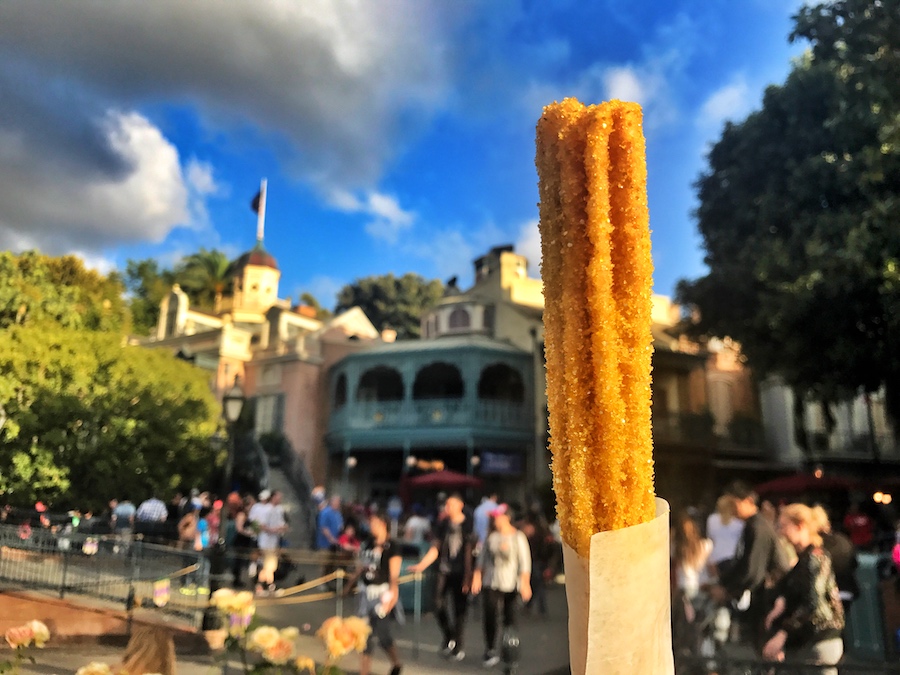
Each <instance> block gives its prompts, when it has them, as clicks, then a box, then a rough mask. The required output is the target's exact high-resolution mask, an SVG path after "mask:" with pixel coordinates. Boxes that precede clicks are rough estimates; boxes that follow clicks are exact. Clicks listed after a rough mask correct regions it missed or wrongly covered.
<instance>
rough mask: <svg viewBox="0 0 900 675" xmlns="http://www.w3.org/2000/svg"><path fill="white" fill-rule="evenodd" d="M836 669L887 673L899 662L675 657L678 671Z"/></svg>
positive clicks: (843, 674)
mask: <svg viewBox="0 0 900 675" xmlns="http://www.w3.org/2000/svg"><path fill="white" fill-rule="evenodd" d="M835 671H837V673H838V674H839V675H882V674H885V675H888V674H891V673H894V674H896V673H900V664H896V663H886V662H866V661H849V660H847V661H843V662H841V663H839V664H837V665H836V666H824V665H818V664H814V663H805V662H800V661H790V660H785V661H782V662H773V661H762V660H759V659H746V658H743V659H740V658H728V657H726V656H716V657H702V656H695V655H679V656H676V658H675V674H676V675H712V674H713V673H715V674H716V675H817V674H818V673H821V674H822V675H829V674H831V673H834V672H835Z"/></svg>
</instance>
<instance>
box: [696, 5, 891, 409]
mask: <svg viewBox="0 0 900 675" xmlns="http://www.w3.org/2000/svg"><path fill="white" fill-rule="evenodd" d="M898 8H900V5H897V3H871V2H863V1H862V0H848V1H846V2H834V3H829V4H820V5H816V6H814V7H807V8H804V9H803V10H801V12H800V13H799V14H798V15H797V17H795V22H796V30H795V33H794V35H793V36H792V38H794V39H809V40H810V41H811V43H812V50H811V52H810V53H808V54H807V55H806V56H805V57H804V58H803V59H801V60H800V61H798V62H797V63H796V64H795V66H794V68H793V70H792V72H791V73H790V75H789V76H788V78H787V80H786V82H785V83H784V84H783V85H781V86H773V87H770V88H769V89H768V90H767V91H766V94H765V97H764V100H763V106H762V109H761V110H759V111H757V112H754V113H752V114H751V115H750V116H749V117H748V118H747V119H746V120H745V121H743V122H741V123H739V124H727V125H726V127H725V129H724V131H723V133H722V137H721V138H720V139H719V141H718V142H717V143H716V144H715V145H714V146H713V147H712V149H711V151H710V153H709V156H708V164H709V168H708V170H707V171H706V172H705V173H704V174H703V175H701V177H700V179H699V180H698V182H697V191H698V197H699V207H698V209H697V214H696V215H697V221H698V226H699V230H700V233H701V235H702V238H703V244H704V248H705V250H706V263H707V265H708V267H709V273H708V274H707V275H706V276H704V277H701V278H699V279H695V280H693V281H682V282H681V283H680V284H679V289H678V296H679V299H680V300H681V301H682V302H686V303H689V304H693V305H695V306H697V307H698V308H699V309H700V317H701V318H700V323H699V324H698V326H697V327H696V330H697V331H698V332H705V333H708V334H718V335H729V336H731V337H734V338H736V339H737V340H739V341H740V342H741V344H742V346H743V349H744V352H745V353H746V354H747V356H748V358H749V361H750V364H751V365H752V366H753V368H754V369H755V370H756V371H758V372H762V373H778V374H780V375H781V376H782V377H783V378H784V379H785V380H786V381H787V383H788V384H790V385H792V386H793V387H794V388H795V389H796V390H797V391H798V392H800V393H810V394H812V395H814V396H815V397H817V398H818V399H820V400H822V401H826V402H827V401H833V400H837V399H842V398H845V397H847V396H849V395H851V394H854V393H856V392H857V391H858V390H859V389H860V388H864V389H866V390H869V391H871V390H874V389H877V388H878V387H879V386H881V385H882V384H884V385H885V386H886V390H887V392H888V405H889V408H890V409H891V412H892V416H893V417H894V419H895V420H900V414H898V413H900V405H898V402H900V398H898V396H897V394H898V392H900V231H898V230H897V228H896V226H895V224H896V215H895V214H896V207H897V205H898V187H900V144H898V142H897V140H898V136H897V134H898V121H900V105H898V96H900V87H898V80H897V78H896V73H897V72H898V69H897V65H898V64H897V58H898V57H897V55H898V54H900V9H898Z"/></svg>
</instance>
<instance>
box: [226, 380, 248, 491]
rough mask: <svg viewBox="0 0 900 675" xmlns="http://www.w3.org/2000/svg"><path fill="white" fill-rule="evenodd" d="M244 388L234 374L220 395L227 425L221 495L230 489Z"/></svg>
mask: <svg viewBox="0 0 900 675" xmlns="http://www.w3.org/2000/svg"><path fill="white" fill-rule="evenodd" d="M246 400H247V399H246V398H245V397H244V390H243V389H242V388H241V376H240V375H235V376H234V384H233V385H232V387H231V389H229V390H228V391H227V392H225V395H224V396H223V397H222V414H223V415H224V417H225V422H226V423H227V425H228V459H227V460H226V462H225V476H224V478H223V482H222V497H223V498H224V497H225V496H226V495H227V494H228V493H229V492H230V491H231V481H232V475H231V474H232V473H233V472H234V453H235V438H234V424H235V422H237V421H238V419H239V418H240V416H241V411H242V410H243V409H244V402H245V401H246Z"/></svg>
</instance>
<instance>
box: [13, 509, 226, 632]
mask: <svg viewBox="0 0 900 675" xmlns="http://www.w3.org/2000/svg"><path fill="white" fill-rule="evenodd" d="M0 585H2V586H6V587H8V588H14V589H29V590H37V591H43V592H50V593H53V594H55V595H58V596H59V597H60V598H65V597H66V596H67V595H81V596H85V597H90V598H94V599H97V600H102V601H105V602H108V603H110V604H112V605H113V606H117V607H119V608H120V609H124V610H130V609H132V608H134V607H136V606H140V607H143V608H146V609H151V610H153V611H154V612H158V613H160V615H162V616H163V617H164V618H166V619H167V620H173V619H174V620H178V621H181V622H183V623H186V624H188V625H190V626H192V627H199V625H200V622H201V619H202V613H203V610H204V609H205V607H206V605H207V602H208V599H209V596H208V593H209V581H208V563H207V560H206V558H205V556H204V555H203V554H202V553H198V552H195V551H191V550H187V549H178V548H176V547H175V546H166V545H161V544H152V543H149V542H146V541H144V540H142V539H141V538H140V537H138V538H135V537H133V536H131V535H130V534H126V533H122V534H118V535H103V536H97V535H91V534H85V533H81V532H78V531H66V530H60V531H56V532H52V531H51V530H49V529H44V528H39V527H35V528H32V527H31V526H30V525H26V524H22V525H0Z"/></svg>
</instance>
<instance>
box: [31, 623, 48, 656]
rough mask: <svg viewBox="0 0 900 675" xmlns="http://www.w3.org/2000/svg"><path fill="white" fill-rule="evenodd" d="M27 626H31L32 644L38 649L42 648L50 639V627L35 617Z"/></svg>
mask: <svg viewBox="0 0 900 675" xmlns="http://www.w3.org/2000/svg"><path fill="white" fill-rule="evenodd" d="M28 626H29V627H30V628H31V633H32V635H33V637H34V646H35V647H37V648H38V649H43V648H44V645H45V644H46V643H47V641H48V640H49V639H50V629H49V628H47V626H46V625H45V624H44V623H43V622H41V621H38V620H37V619H35V620H34V621H30V622H29V623H28Z"/></svg>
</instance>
